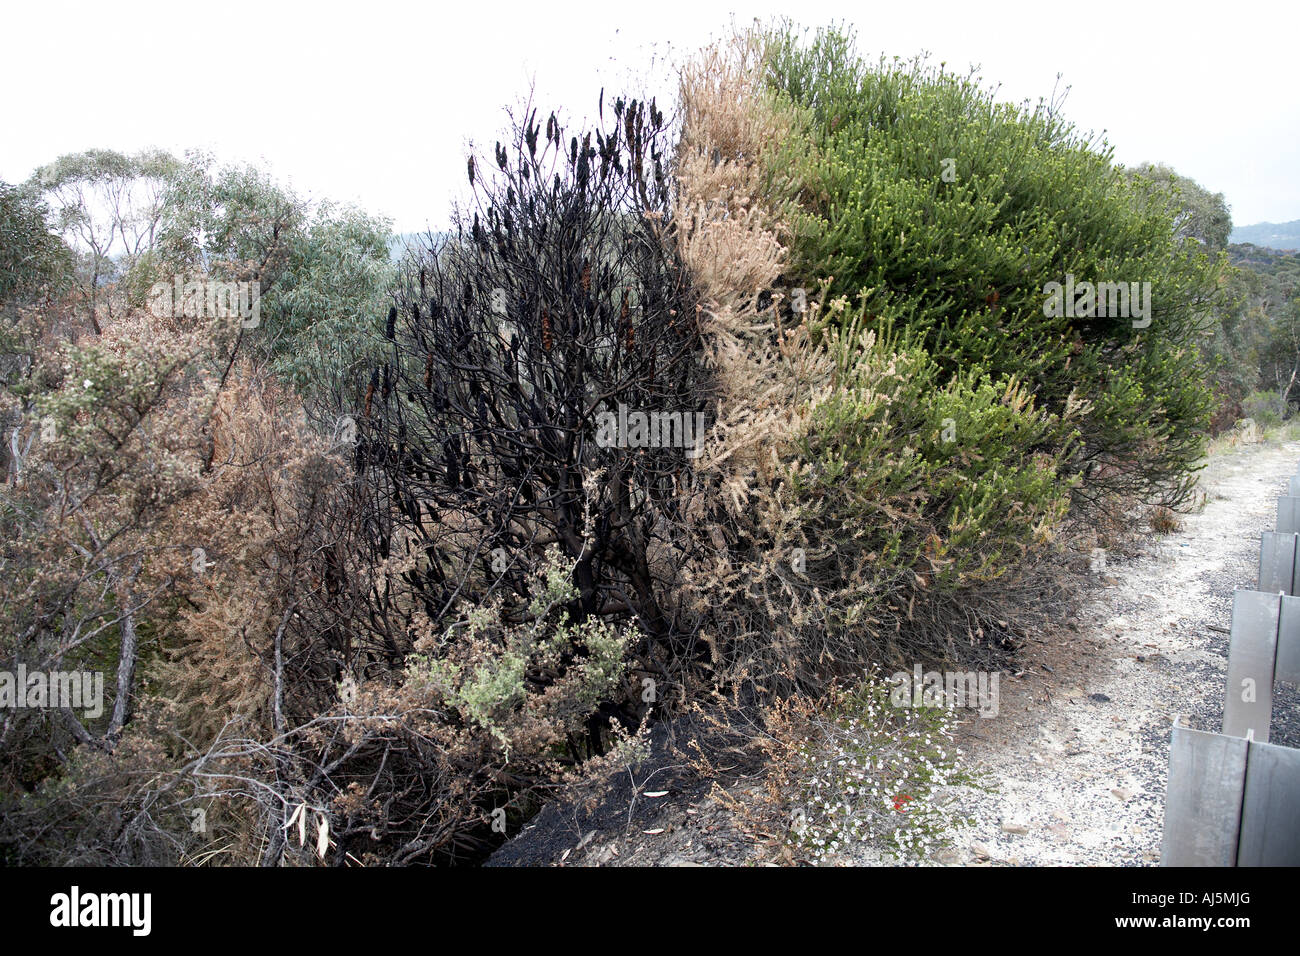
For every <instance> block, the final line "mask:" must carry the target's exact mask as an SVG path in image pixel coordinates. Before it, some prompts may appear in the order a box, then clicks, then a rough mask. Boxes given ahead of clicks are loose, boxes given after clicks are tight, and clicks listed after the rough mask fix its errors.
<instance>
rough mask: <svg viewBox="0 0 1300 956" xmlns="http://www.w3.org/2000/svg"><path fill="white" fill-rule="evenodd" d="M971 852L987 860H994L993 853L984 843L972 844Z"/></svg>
mask: <svg viewBox="0 0 1300 956" xmlns="http://www.w3.org/2000/svg"><path fill="white" fill-rule="evenodd" d="M970 851H971V852H972V853H974V854H975V855H976V856H982V857H983V858H984V859H986V860H991V859H993V853H992V851H991V850H989V848H988V847H986V846H985V845H984V844H983V843H972V844H971V845H970Z"/></svg>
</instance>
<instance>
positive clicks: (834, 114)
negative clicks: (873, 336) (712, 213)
mask: <svg viewBox="0 0 1300 956" xmlns="http://www.w3.org/2000/svg"><path fill="white" fill-rule="evenodd" d="M767 64H768V66H767V75H768V79H769V82H770V84H771V86H772V87H773V88H774V89H775V90H777V91H778V92H779V93H780V94H782V95H784V96H785V97H788V98H789V100H790V101H791V102H792V103H793V104H794V105H795V106H796V107H798V108H800V109H802V110H803V111H804V113H805V115H806V117H807V120H808V122H807V124H806V128H807V129H808V130H809V132H808V134H807V136H808V140H809V141H808V143H807V148H806V149H804V150H802V151H801V152H802V155H803V157H804V159H803V165H802V168H801V169H800V170H799V173H798V174H799V176H800V177H801V179H802V181H803V182H804V184H805V188H804V191H803V194H802V197H801V207H802V213H801V214H800V216H799V217H798V219H797V221H796V223H795V230H794V231H795V239H794V242H793V247H792V250H791V251H792V258H793V262H792V270H791V271H792V272H793V273H794V275H795V276H796V277H797V278H799V279H801V280H804V281H806V282H807V284H810V285H811V284H813V283H815V281H816V280H818V279H820V278H823V277H831V284H830V294H831V295H846V296H850V297H853V296H857V295H859V294H861V295H862V296H863V303H864V307H865V308H866V309H867V314H868V315H869V316H871V317H872V318H879V319H892V320H893V321H895V322H896V323H897V325H898V327H899V328H901V329H903V330H906V331H909V332H914V333H917V334H919V336H920V338H919V340H918V341H919V342H920V344H922V345H923V346H924V347H925V348H926V349H927V350H928V351H929V352H930V354H931V355H932V356H933V357H934V360H935V362H936V363H938V365H939V367H940V369H941V371H942V372H943V373H944V375H945V376H956V375H959V374H962V373H965V372H969V371H972V370H973V371H974V372H975V373H976V374H979V373H986V374H988V375H990V376H992V377H994V378H995V379H1000V378H1003V377H1007V376H1013V375H1014V376H1016V377H1017V378H1018V379H1019V380H1020V381H1021V382H1023V383H1024V385H1025V387H1026V388H1027V389H1028V391H1029V392H1030V393H1032V394H1033V396H1034V398H1035V401H1036V403H1037V404H1038V406H1039V407H1040V408H1042V409H1044V410H1047V411H1049V412H1053V413H1056V414H1061V413H1063V412H1064V410H1065V408H1066V407H1067V405H1068V404H1070V403H1078V402H1080V401H1083V402H1086V403H1088V404H1087V407H1086V410H1085V412H1084V414H1082V415H1081V417H1080V419H1079V422H1078V428H1079V437H1080V441H1079V442H1078V443H1077V445H1076V446H1075V448H1074V451H1073V454H1072V456H1071V458H1070V459H1069V461H1068V462H1066V463H1065V467H1066V470H1067V471H1068V472H1070V473H1073V474H1085V475H1086V476H1087V478H1088V481H1087V482H1086V483H1084V484H1082V485H1081V486H1080V487H1079V488H1078V489H1077V492H1076V496H1075V502H1074V503H1075V505H1076V506H1086V505H1090V504H1091V505H1103V504H1106V503H1108V502H1110V501H1112V500H1113V499H1115V498H1116V497H1118V498H1121V499H1123V498H1126V497H1129V496H1134V495H1136V496H1138V497H1140V498H1144V499H1147V500H1151V501H1161V502H1166V503H1177V502H1180V501H1182V500H1183V499H1184V497H1185V496H1186V494H1187V492H1188V484H1187V481H1186V475H1187V472H1188V471H1189V470H1190V469H1191V468H1192V467H1193V465H1194V463H1195V462H1196V461H1197V460H1198V459H1199V457H1200V455H1201V450H1202V444H1203V438H1202V432H1203V429H1204V427H1205V425H1206V424H1207V422H1208V415H1209V410H1210V405H1211V400H1210V397H1209V395H1208V392H1207V390H1206V387H1205V381H1206V379H1207V374H1206V370H1205V368H1204V366H1203V360H1202V358H1201V355H1200V350H1199V349H1198V348H1197V347H1196V339H1197V336H1198V335H1199V331H1200V323H1201V319H1202V312H1203V311H1204V308H1205V305H1206V302H1207V301H1208V298H1209V296H1210V295H1211V292H1212V288H1213V282H1214V279H1215V272H1216V268H1217V265H1216V263H1215V262H1212V261H1211V260H1210V258H1209V257H1208V256H1207V255H1206V254H1205V253H1204V252H1201V251H1198V250H1199V249H1200V247H1199V245H1198V244H1196V243H1184V242H1183V241H1182V240H1181V239H1178V238H1177V237H1176V236H1175V229H1174V224H1173V221H1172V219H1171V215H1170V211H1169V208H1168V206H1167V204H1164V203H1163V202H1161V201H1159V200H1158V198H1153V197H1152V196H1150V195H1149V193H1148V192H1146V191H1143V190H1142V189H1141V188H1140V187H1139V186H1135V185H1134V184H1133V183H1131V182H1130V181H1129V180H1128V179H1127V178H1126V177H1125V176H1123V175H1122V172H1121V171H1120V170H1119V169H1117V168H1116V167H1115V166H1114V165H1113V164H1112V161H1111V153H1110V149H1109V147H1106V146H1105V145H1104V143H1103V144H1101V145H1097V144H1095V143H1094V142H1092V141H1091V140H1088V139H1085V138H1084V137H1082V136H1081V135H1079V134H1078V133H1077V132H1076V131H1075V130H1074V129H1073V128H1072V127H1071V126H1070V125H1068V124H1067V123H1065V122H1064V121H1063V120H1061V119H1060V117H1059V116H1058V115H1057V113H1056V111H1055V109H1054V107H1051V106H1047V105H1044V104H1040V105H1039V106H1038V108H1036V109H1028V108H1025V107H1017V106H1012V105H1008V104H1005V103H998V102H996V101H995V99H994V95H993V92H992V91H990V90H987V89H985V88H983V87H982V86H981V85H980V84H979V83H978V82H977V80H976V79H975V78H974V77H960V76H957V75H954V74H952V73H948V72H946V71H944V70H943V69H942V68H939V69H935V68H932V67H928V66H926V65H925V64H924V63H923V62H920V61H913V62H900V61H897V60H894V61H884V60H882V61H881V62H880V63H878V64H876V65H874V66H872V65H868V64H867V63H865V62H864V61H863V60H862V59H860V58H859V56H858V55H857V53H856V52H855V50H854V45H853V38H852V36H851V35H850V34H846V33H843V32H839V31H836V30H823V31H821V32H819V33H817V34H816V36H815V37H814V38H813V39H812V40H811V42H809V43H807V44H804V43H802V42H801V41H800V39H799V37H798V36H797V35H796V34H795V33H794V32H793V31H792V30H790V29H789V28H788V27H787V28H779V29H777V30H774V31H772V32H771V33H770V34H769V36H768V45H767ZM1069 277H1074V278H1076V279H1077V280H1078V281H1080V282H1082V281H1085V280H1086V281H1090V282H1124V283H1131V282H1138V283H1146V282H1149V283H1150V284H1151V285H1150V290H1151V292H1150V296H1149V298H1148V300H1147V305H1149V306H1150V310H1149V311H1150V314H1149V319H1150V323H1149V325H1144V323H1145V321H1146V318H1145V317H1144V316H1142V315H1140V314H1139V315H1130V316H1123V315H1118V316H1115V317H1111V316H1106V317H1096V318H1071V317H1068V316H1066V315H1048V314H1046V313H1047V312H1048V311H1049V310H1048V309H1046V308H1045V303H1046V301H1047V294H1046V291H1045V290H1046V288H1047V284H1048V283H1050V282H1058V283H1061V284H1065V283H1066V282H1067V279H1068V278H1069ZM1139 288H1141V287H1140V286H1139ZM1116 311H1119V310H1116Z"/></svg>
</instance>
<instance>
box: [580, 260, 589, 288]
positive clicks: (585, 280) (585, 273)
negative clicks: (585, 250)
mask: <svg viewBox="0 0 1300 956" xmlns="http://www.w3.org/2000/svg"><path fill="white" fill-rule="evenodd" d="M582 291H583V292H590V291H591V263H590V262H586V261H584V262H583V263H582Z"/></svg>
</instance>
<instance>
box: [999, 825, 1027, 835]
mask: <svg viewBox="0 0 1300 956" xmlns="http://www.w3.org/2000/svg"><path fill="white" fill-rule="evenodd" d="M1002 832H1003V833H1028V832H1029V827H1027V826H1024V825H1023V824H1020V823H1004V824H1002Z"/></svg>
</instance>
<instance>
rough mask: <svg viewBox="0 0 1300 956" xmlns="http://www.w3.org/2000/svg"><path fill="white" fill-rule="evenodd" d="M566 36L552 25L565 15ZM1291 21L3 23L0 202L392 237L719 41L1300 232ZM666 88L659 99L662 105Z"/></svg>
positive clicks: (1074, 15)
mask: <svg viewBox="0 0 1300 956" xmlns="http://www.w3.org/2000/svg"><path fill="white" fill-rule="evenodd" d="M557 9H558V10H563V12H553V11H555V10H557ZM1298 10H1300V3H1297V2H1296V0H1286V2H1276V3H1265V2H1234V3H1214V4H1191V3H1149V2H1146V0H1127V2H1109V0H1103V2H1097V3H1077V4H1076V3H1070V4H1061V5H1059V6H1058V5H1055V4H1052V3H1050V2H1046V0H1039V2H1030V3H984V4H980V3H978V2H974V0H972V2H967V3H949V2H946V0H942V2H941V0H895V2H889V3H873V2H869V0H868V2H861V0H860V2H837V0H800V2H799V3H797V4H796V3H790V2H786V3H770V2H767V0H750V2H747V3H746V4H744V5H743V6H740V5H738V4H737V3H736V0H684V2H683V0H654V2H644V0H643V2H639V3H638V2H627V0H607V2H604V3H588V2H574V3H569V2H564V0H562V2H560V3H554V2H553V3H547V4H540V3H517V2H513V0H477V2H476V0H468V2H458V3H454V4H449V5H448V4H442V3H427V4H406V3H390V2H385V0H364V2H360V3H358V2H351V3H347V4H337V5H334V4H330V3H328V2H318V3H311V4H306V3H304V4H297V3H293V4H290V3H280V2H275V0H261V2H256V3H246V2H242V0H237V2H215V3H209V4H203V5H193V6H188V7H186V6H185V5H183V4H175V3H158V4H153V3H139V2H121V3H115V4H106V3H95V4H85V5H82V4H74V3H60V2H39V3H37V2H30V3H23V4H21V5H17V4H9V5H7V6H6V9H5V11H4V13H3V14H0V36H2V37H3V41H4V42H3V54H2V55H0V84H3V90H4V115H5V120H4V132H3V134H2V135H0V179H3V180H4V181H6V182H17V181H21V180H23V179H26V178H27V177H28V176H29V175H30V174H31V172H32V170H33V169H35V168H36V167H37V166H39V165H41V164H43V163H46V162H49V161H50V160H52V159H54V158H55V157H56V156H58V155H60V154H62V153H67V152H75V151H79V150H83V149H88V148H92V147H99V148H109V149H116V150H120V151H124V152H132V151H135V150H138V149H141V148H144V147H148V146H159V147H163V148H166V149H170V150H173V151H175V152H177V153H180V152H182V151H183V150H185V149H186V148H188V147H201V148H206V149H210V150H212V151H213V152H215V153H216V155H217V157H218V158H219V159H221V160H227V161H233V160H247V161H256V162H260V163H263V164H265V165H266V166H267V167H268V168H269V169H270V170H271V171H272V173H273V174H274V175H275V176H276V177H277V178H279V179H281V180H283V181H285V182H288V183H290V184H291V185H292V186H294V187H295V188H296V189H298V190H300V191H302V192H303V193H306V194H308V195H310V196H311V197H313V198H316V199H325V198H330V199H338V200H350V201H353V202H356V203H358V204H360V205H361V206H363V207H364V208H366V209H368V210H370V211H371V212H377V213H381V214H383V215H386V216H388V217H390V218H391V219H392V220H393V221H394V224H395V227H396V228H397V229H398V230H399V231H404V232H407V231H414V230H419V229H424V228H426V227H429V226H432V227H434V228H439V227H440V226H441V225H442V224H444V223H445V221H446V215H447V210H448V207H449V202H450V200H451V198H452V197H453V196H454V195H456V194H459V193H460V192H461V190H462V183H463V182H464V179H465V173H464V170H465V160H464V157H465V148H466V144H467V142H468V141H469V140H470V139H473V140H474V141H475V142H476V143H478V144H485V145H486V146H487V147H488V148H489V149H490V148H491V144H492V142H493V141H494V140H495V139H496V134H497V133H498V132H499V131H500V130H501V129H502V127H503V126H504V124H505V121H506V119H505V115H504V112H503V108H504V107H506V106H509V105H514V104H517V103H519V102H520V100H521V97H522V96H523V95H525V94H526V93H527V91H528V89H529V87H530V85H535V86H536V89H537V101H538V103H539V105H540V104H545V105H546V108H547V110H549V109H550V107H551V104H554V103H562V104H564V105H565V107H566V108H568V109H569V110H570V111H571V114H572V115H571V117H570V118H571V119H581V118H582V116H583V115H584V114H586V115H590V113H592V112H594V108H595V100H596V96H597V94H598V93H599V90H600V86H601V85H602V84H604V85H606V86H607V87H608V88H610V89H611V90H612V89H615V88H616V87H618V86H620V85H623V86H624V88H629V87H627V86H626V81H627V79H628V78H629V77H637V76H640V77H646V76H656V77H661V78H666V77H667V76H668V75H669V73H668V71H669V69H670V68H671V64H672V63H673V62H676V61H679V60H680V59H682V58H683V57H684V56H686V55H687V54H688V53H689V52H690V51H691V50H693V49H694V48H696V47H697V46H698V45H700V44H701V43H703V42H705V41H707V40H708V39H709V38H710V37H716V36H718V35H720V34H721V33H723V32H724V31H725V30H726V28H727V26H728V24H729V23H730V22H731V21H732V18H733V17H737V18H740V19H741V20H742V21H747V20H749V19H751V18H753V17H761V18H764V19H766V18H768V17H772V16H779V15H790V16H794V17H796V18H797V20H798V22H799V23H800V24H804V25H810V26H815V25H820V24H823V23H827V22H830V21H832V20H843V21H846V22H848V23H851V24H853V25H854V26H855V27H856V28H857V31H858V37H859V44H860V47H861V49H862V50H863V51H864V52H865V53H867V54H868V55H870V56H872V57H873V58H874V56H875V55H877V54H879V53H885V54H887V55H889V56H894V55H898V56H902V57H910V56H912V55H914V54H917V53H919V52H922V51H928V52H929V53H930V54H931V55H932V58H933V59H934V60H935V61H946V62H947V63H948V65H949V67H959V68H961V69H963V70H964V69H965V68H966V67H967V66H968V65H970V64H977V65H979V66H981V67H982V72H983V75H984V77H985V79H986V80H988V81H989V82H990V83H1000V84H1001V91H1000V93H999V96H1000V97H1001V98H1004V99H1008V100H1012V101H1016V102H1019V101H1021V100H1023V99H1026V98H1028V99H1030V100H1034V101H1037V100H1038V99H1039V98H1040V97H1049V96H1050V95H1051V92H1052V88H1053V86H1054V85H1055V84H1056V75H1057V73H1061V74H1063V75H1064V78H1063V80H1062V85H1068V86H1070V87H1071V91H1070V94H1069V97H1068V99H1067V100H1066V105H1065V114H1066V115H1067V117H1068V118H1070V119H1071V120H1073V121H1074V122H1075V123H1076V125H1078V126H1080V127H1082V128H1084V129H1087V130H1096V131H1101V130H1105V131H1106V136H1107V138H1108V140H1109V141H1110V143H1111V144H1112V145H1114V147H1115V152H1116V158H1117V159H1118V161H1120V162H1122V163H1126V164H1136V163H1140V162H1144V161H1148V160H1151V161H1163V162H1166V163H1168V164H1170V165H1171V166H1173V167H1174V168H1175V169H1177V170H1178V171H1179V172H1180V173H1182V174H1184V175H1186V176H1190V177H1192V178H1193V179H1195V180H1197V181H1198V182H1200V183H1201V184H1202V185H1204V186H1206V187H1208V188H1209V189H1211V190H1212V191H1216V192H1222V193H1224V195H1225V196H1226V198H1227V200H1228V202H1229V204H1230V205H1231V207H1232V215H1233V222H1234V223H1235V224H1237V225H1248V224H1251V223H1255V222H1259V221H1261V220H1269V221H1273V222H1282V221H1287V220H1292V219H1300V184H1298V183H1297V176H1298V174H1300V163H1297V159H1300V156H1298V155H1297V154H1298V151H1300V150H1298V146H1300V96H1298V95H1297V92H1296V91H1297V87H1298V86H1300V57H1297V43H1298V41H1300V31H1297V26H1300V13H1297V11H1298ZM659 88H661V89H663V90H665V95H667V96H671V95H672V85H671V83H668V82H667V81H666V79H663V80H661V83H660V86H659Z"/></svg>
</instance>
